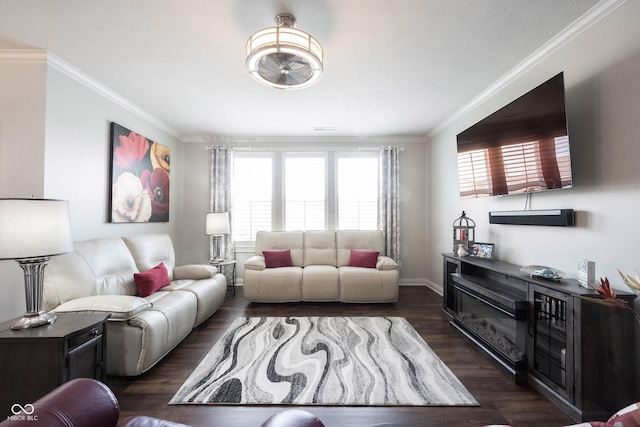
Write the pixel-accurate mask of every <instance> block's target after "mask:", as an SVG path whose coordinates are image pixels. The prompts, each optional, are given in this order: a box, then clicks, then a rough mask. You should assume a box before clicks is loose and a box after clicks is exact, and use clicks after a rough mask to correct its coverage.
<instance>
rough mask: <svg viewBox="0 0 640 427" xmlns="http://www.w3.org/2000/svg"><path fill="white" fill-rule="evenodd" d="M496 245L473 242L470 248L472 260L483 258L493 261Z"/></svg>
mask: <svg viewBox="0 0 640 427" xmlns="http://www.w3.org/2000/svg"><path fill="white" fill-rule="evenodd" d="M494 247H495V244H493V243H480V242H473V243H472V244H471V246H470V247H469V256H470V257H472V258H482V259H488V260H493V252H494Z"/></svg>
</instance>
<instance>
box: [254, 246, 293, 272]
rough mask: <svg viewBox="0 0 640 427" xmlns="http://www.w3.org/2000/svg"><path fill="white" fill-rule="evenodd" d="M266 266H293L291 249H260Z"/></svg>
mask: <svg viewBox="0 0 640 427" xmlns="http://www.w3.org/2000/svg"><path fill="white" fill-rule="evenodd" d="M262 255H263V256H264V262H265V264H266V265H267V268H277V267H293V261H291V251H290V250H289V249H287V250H286V251H262Z"/></svg>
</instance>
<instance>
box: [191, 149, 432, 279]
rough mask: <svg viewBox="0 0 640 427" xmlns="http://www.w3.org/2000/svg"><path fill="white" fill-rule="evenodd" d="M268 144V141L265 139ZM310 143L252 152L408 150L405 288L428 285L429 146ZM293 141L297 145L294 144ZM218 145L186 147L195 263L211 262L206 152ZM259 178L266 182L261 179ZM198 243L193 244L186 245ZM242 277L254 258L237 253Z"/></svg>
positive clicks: (404, 164) (403, 206)
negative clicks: (426, 159) (363, 148)
mask: <svg viewBox="0 0 640 427" xmlns="http://www.w3.org/2000/svg"><path fill="white" fill-rule="evenodd" d="M264 139H265V140H266V139H267V138H264ZM309 139H310V138H307V139H304V138H282V139H278V140H276V141H273V140H267V141H260V138H257V141H253V142H252V143H251V146H252V147H259V146H268V147H285V146H292V147H300V148H302V149H312V148H316V147H343V146H344V147H348V148H351V149H353V148H354V147H355V148H357V147H361V146H369V147H377V146H380V145H396V146H399V147H402V148H404V151H402V152H401V153H400V187H401V202H400V223H401V225H400V235H401V247H400V254H401V255H400V260H401V261H402V267H401V270H400V280H401V284H425V283H426V267H425V264H424V258H423V256H424V247H425V245H426V241H425V239H424V236H425V234H426V232H425V225H426V219H425V218H426V216H425V195H426V192H425V169H424V163H423V159H424V156H425V147H426V144H425V143H424V142H423V141H422V139H421V138H404V139H399V138H396V139H394V138H389V139H388V140H385V142H384V143H383V142H382V141H381V140H380V139H376V141H375V142H372V141H366V140H363V139H355V138H353V139H345V138H342V139H340V140H339V141H336V140H334V139H331V138H327V139H326V140H322V141H318V140H317V139H314V140H312V141H309ZM292 140H293V141H292ZM209 145H215V144H205V143H186V144H185V147H184V157H185V163H186V164H188V165H189V167H188V168H185V186H186V187H187V188H189V191H187V192H185V200H184V204H185V216H184V219H185V224H191V226H189V227H185V228H184V229H183V230H182V236H181V245H182V247H181V250H182V251H183V252H184V254H185V256H186V259H187V260H188V261H191V262H196V261H203V260H207V259H209V239H208V238H207V237H206V236H205V234H204V217H205V214H206V213H207V212H208V210H209V152H208V151H207V150H206V147H207V146H209ZM256 179H260V178H259V177H256ZM187 242H193V244H186V243H187ZM237 255H238V256H237V258H238V275H239V276H240V277H241V276H242V272H243V270H242V262H243V260H244V259H245V258H246V257H248V256H249V255H250V254H247V253H244V254H237Z"/></svg>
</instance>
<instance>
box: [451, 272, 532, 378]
mask: <svg viewBox="0 0 640 427" xmlns="http://www.w3.org/2000/svg"><path fill="white" fill-rule="evenodd" d="M454 300H455V304H454V306H455V308H454V312H455V315H454V318H455V321H456V322H457V323H458V324H459V325H461V326H462V327H463V328H464V329H465V330H466V331H467V332H468V333H470V334H471V335H472V336H474V337H475V338H476V339H479V340H480V341H481V342H483V343H484V344H485V345H487V346H489V347H490V348H491V349H492V350H493V351H494V352H495V353H497V355H499V356H501V358H502V359H503V360H506V361H508V362H509V364H510V365H512V366H513V367H516V365H518V366H522V365H525V364H526V346H527V343H526V338H527V336H526V335H527V320H526V319H527V313H526V308H521V307H518V308H510V307H504V306H501V305H500V304H499V303H497V302H495V301H491V300H490V299H489V298H488V297H487V296H486V295H480V294H478V293H476V292H474V291H473V290H472V289H469V288H466V287H464V286H461V285H459V284H455V285H454Z"/></svg>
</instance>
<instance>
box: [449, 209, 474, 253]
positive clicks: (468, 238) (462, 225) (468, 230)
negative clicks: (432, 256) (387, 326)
mask: <svg viewBox="0 0 640 427" xmlns="http://www.w3.org/2000/svg"><path fill="white" fill-rule="evenodd" d="M475 229H476V223H475V221H474V220H472V219H471V218H468V217H467V214H466V213H465V212H464V211H462V215H461V216H460V218H458V219H456V220H455V221H453V253H458V248H460V245H462V247H463V248H464V250H465V252H467V253H468V252H469V248H470V247H471V245H472V244H473V242H474V241H475V238H476V234H475Z"/></svg>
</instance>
